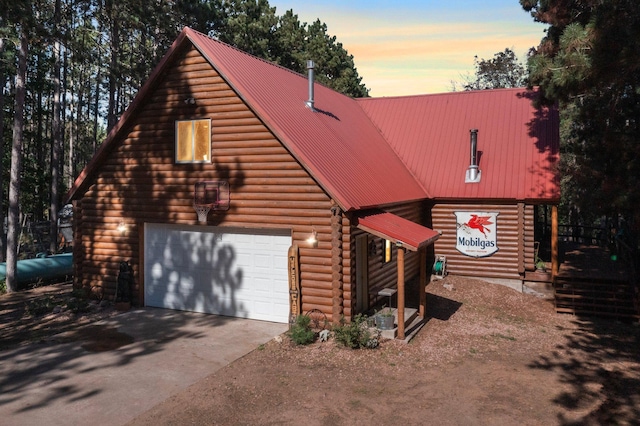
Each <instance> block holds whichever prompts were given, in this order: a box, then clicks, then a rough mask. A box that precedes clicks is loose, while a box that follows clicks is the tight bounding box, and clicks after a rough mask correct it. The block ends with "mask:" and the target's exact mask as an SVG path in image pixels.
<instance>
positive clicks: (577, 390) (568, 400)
mask: <svg viewBox="0 0 640 426" xmlns="http://www.w3.org/2000/svg"><path fill="white" fill-rule="evenodd" d="M576 321H578V326H579V328H578V329H577V330H567V333H566V342H565V343H564V344H562V345H559V346H558V347H556V348H555V350H554V351H553V352H552V353H551V354H550V355H544V356H540V358H539V359H538V360H537V361H535V362H533V363H532V364H530V365H529V367H530V368H533V369H541V370H548V371H552V372H554V373H557V374H558V375H559V380H560V382H561V383H562V384H563V385H564V389H565V390H563V391H561V392H559V393H558V394H557V395H555V396H554V398H553V402H554V403H555V404H556V405H557V406H559V407H560V408H561V409H562V410H563V412H561V413H560V414H558V421H559V424H562V425H578V424H637V422H638V419H640V328H638V327H637V326H634V325H626V324H620V323H616V322H613V321H608V320H599V319H593V320H584V321H579V320H576Z"/></svg>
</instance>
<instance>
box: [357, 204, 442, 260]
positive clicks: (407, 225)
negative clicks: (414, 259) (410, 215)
mask: <svg viewBox="0 0 640 426" xmlns="http://www.w3.org/2000/svg"><path fill="white" fill-rule="evenodd" d="M356 223H357V227H358V228H359V229H362V230H363V231H366V232H369V233H370V234H373V235H375V236H377V237H380V238H384V239H386V240H390V241H393V242H394V243H396V244H398V245H402V247H405V248H407V249H409V250H412V251H417V250H418V249H420V248H422V247H425V246H428V245H430V244H433V242H435V241H436V240H437V239H438V238H440V233H439V232H437V231H434V230H433V229H431V228H427V227H426V226H422V225H419V224H417V223H415V222H412V221H410V220H408V219H405V218H402V217H400V216H397V215H395V214H393V213H388V212H383V211H381V210H367V211H363V212H358V213H357V214H356Z"/></svg>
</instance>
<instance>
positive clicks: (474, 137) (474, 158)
mask: <svg viewBox="0 0 640 426" xmlns="http://www.w3.org/2000/svg"><path fill="white" fill-rule="evenodd" d="M469 133H471V165H472V166H476V167H477V166H478V129H471V130H469Z"/></svg>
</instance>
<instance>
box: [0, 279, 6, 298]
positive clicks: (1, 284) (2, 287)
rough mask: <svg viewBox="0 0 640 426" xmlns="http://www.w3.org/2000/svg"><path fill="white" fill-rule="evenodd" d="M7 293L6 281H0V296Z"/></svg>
mask: <svg viewBox="0 0 640 426" xmlns="http://www.w3.org/2000/svg"><path fill="white" fill-rule="evenodd" d="M6 292H7V280H5V279H2V280H0V294H5V293H6Z"/></svg>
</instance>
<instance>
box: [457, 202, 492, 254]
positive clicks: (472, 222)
mask: <svg viewBox="0 0 640 426" xmlns="http://www.w3.org/2000/svg"><path fill="white" fill-rule="evenodd" d="M455 215H456V228H457V232H456V249H457V250H458V251H459V252H460V253H462V254H464V255H466V256H471V257H486V256H491V255H492V254H493V253H495V252H497V251H498V243H497V239H496V222H497V219H498V213H488V212H455Z"/></svg>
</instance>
